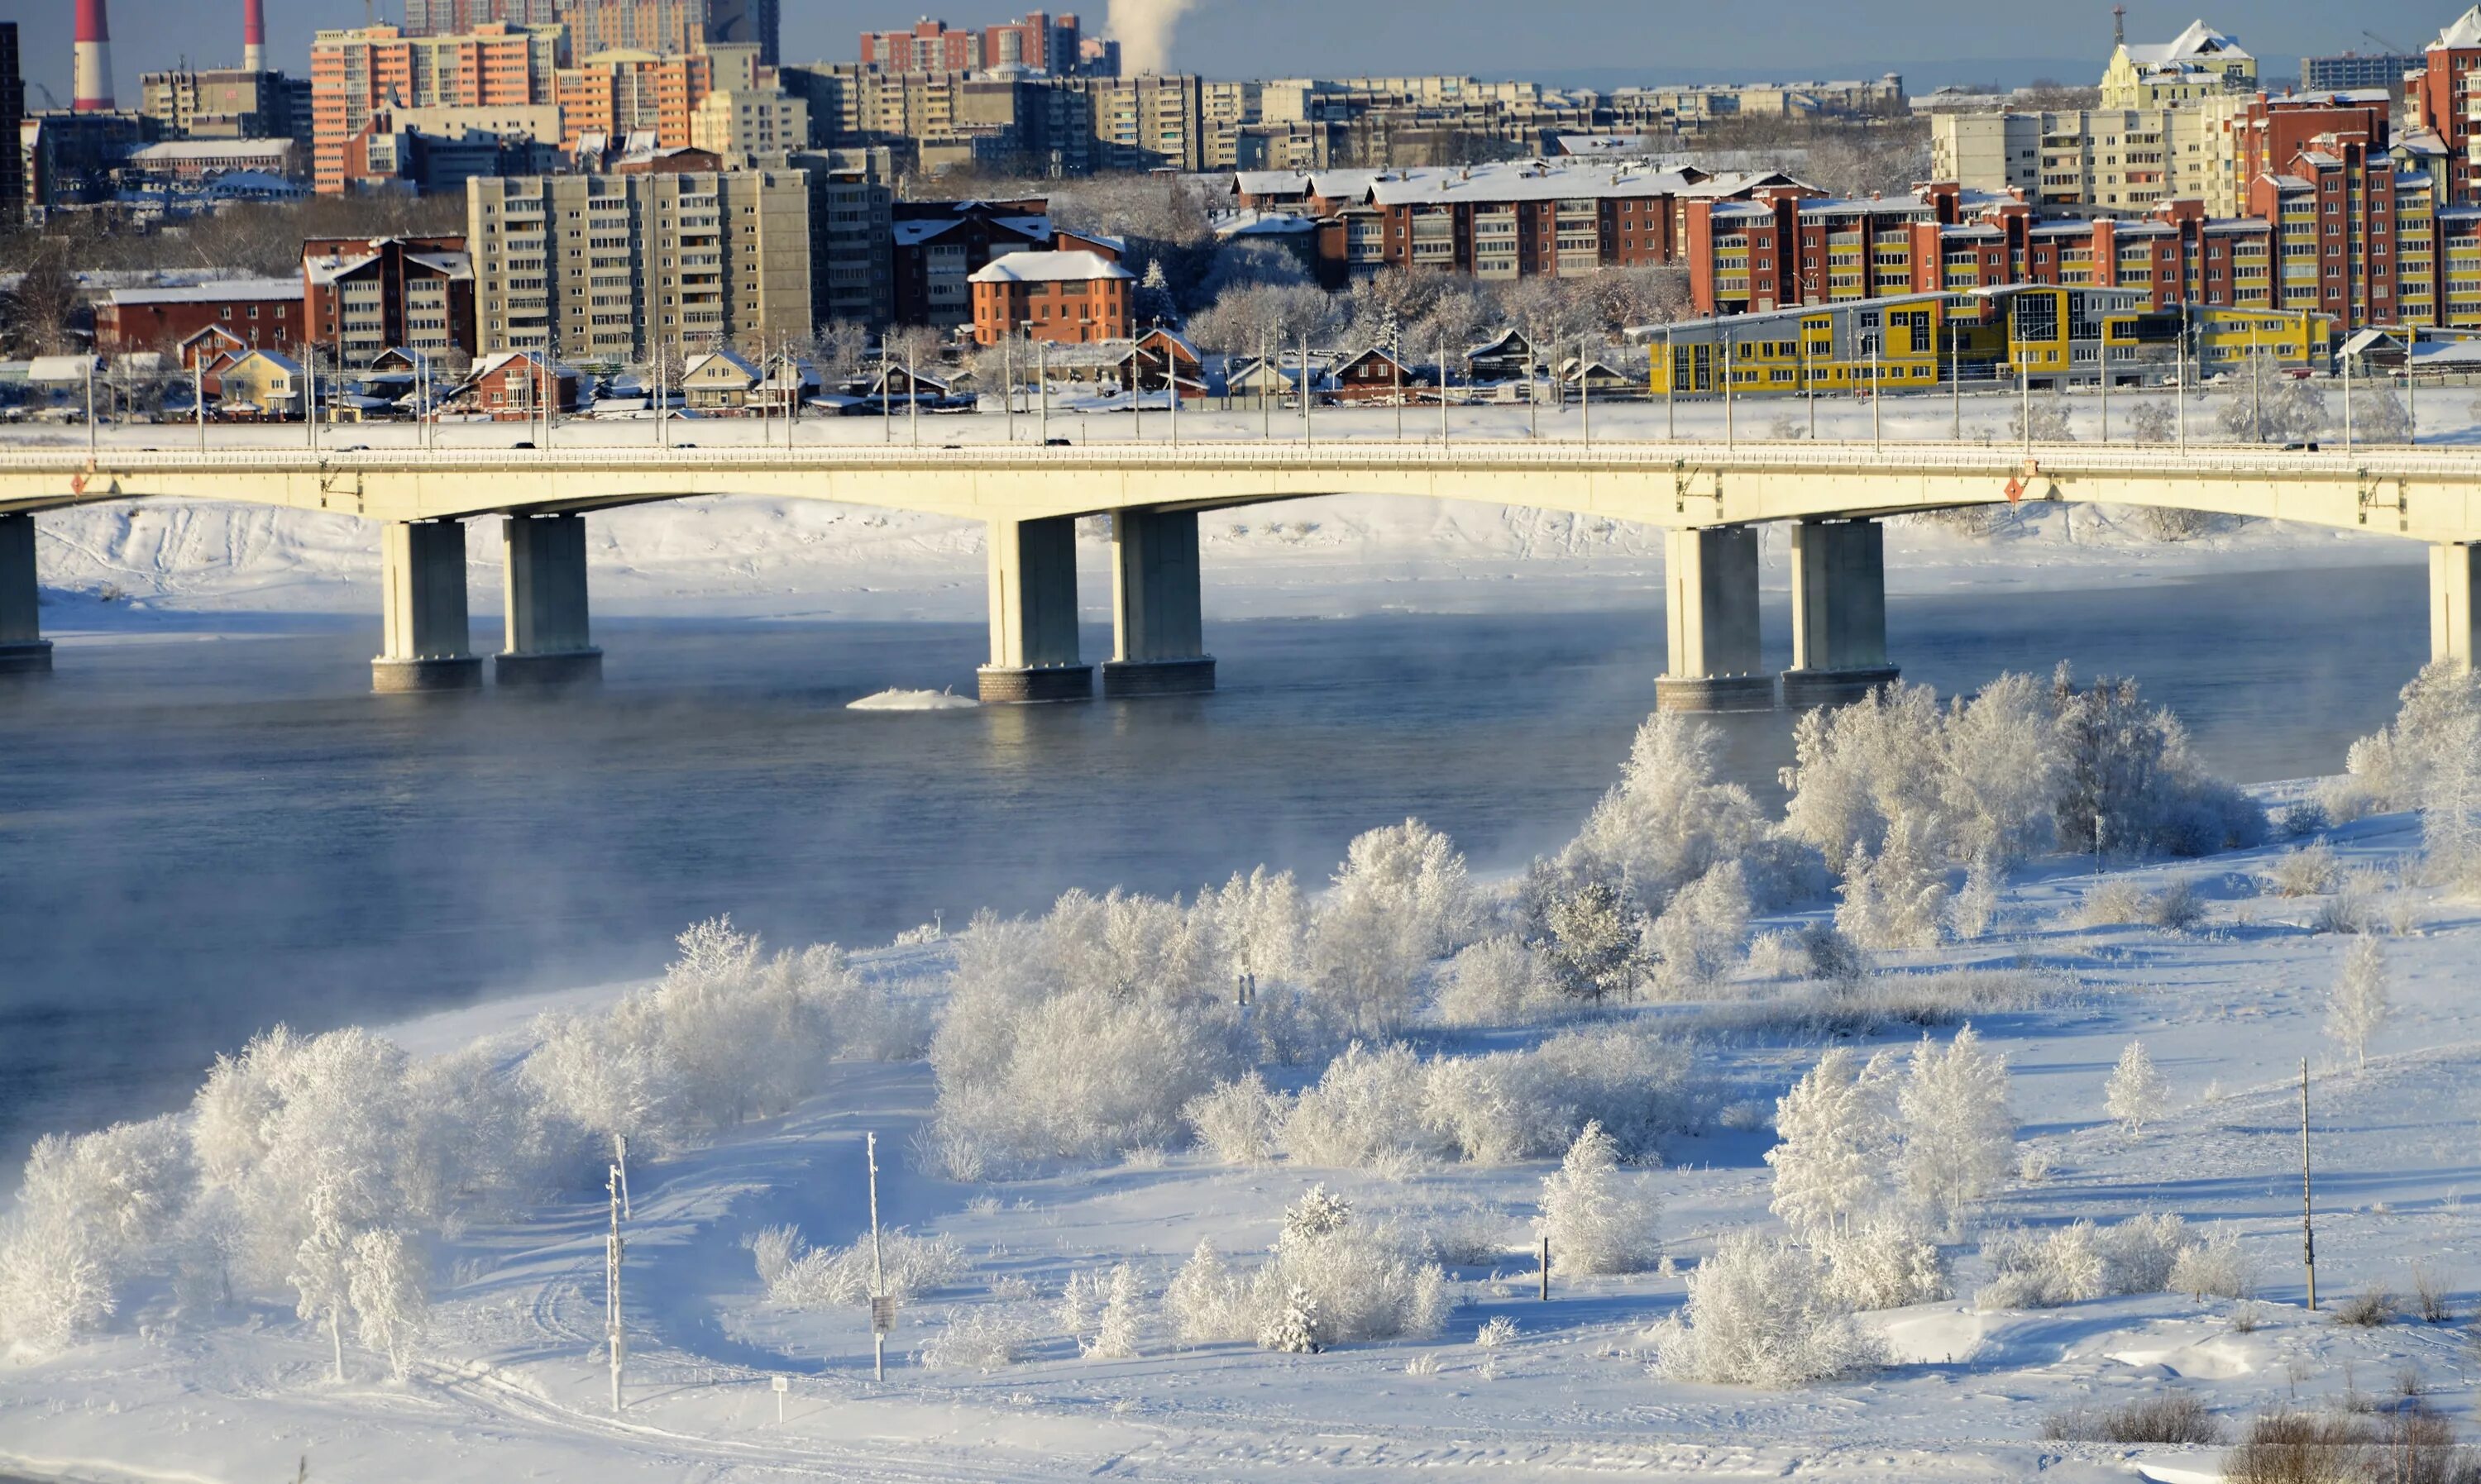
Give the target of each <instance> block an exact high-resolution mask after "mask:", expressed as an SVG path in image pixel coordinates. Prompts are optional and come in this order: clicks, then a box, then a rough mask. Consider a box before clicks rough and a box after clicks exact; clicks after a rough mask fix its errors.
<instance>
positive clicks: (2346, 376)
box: [2343, 347, 2352, 454]
mask: <svg viewBox="0 0 2481 1484" xmlns="http://www.w3.org/2000/svg"><path fill="white" fill-rule="evenodd" d="M2343 452H2344V453H2346V454H2348V453H2350V452H2352V355H2351V351H2350V349H2349V348H2348V347H2347V348H2346V349H2345V351H2344V352H2343Z"/></svg>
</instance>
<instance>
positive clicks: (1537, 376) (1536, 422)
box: [1525, 330, 1670, 438]
mask: <svg viewBox="0 0 2481 1484" xmlns="http://www.w3.org/2000/svg"><path fill="white" fill-rule="evenodd" d="M1664 333H1665V334H1669V333H1670V332H1669V331H1668V330H1666V331H1664ZM1525 435H1526V436H1527V437H1528V438H1539V437H1541V436H1542V368H1541V367H1540V366H1539V365H1537V364H1535V361H1534V356H1533V342H1532V341H1531V340H1530V339H1528V340H1527V341H1526V342H1525Z"/></svg>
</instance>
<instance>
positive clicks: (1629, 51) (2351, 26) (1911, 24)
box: [0, 0, 2460, 107]
mask: <svg viewBox="0 0 2481 1484" xmlns="http://www.w3.org/2000/svg"><path fill="white" fill-rule="evenodd" d="M110 3H111V8H112V26H113V32H114V36H115V40H114V46H113V50H114V59H113V60H114V64H115V71H116V83H117V86H118V92H119V98H120V101H121V102H122V103H123V104H124V105H127V104H134V103H135V102H136V100H137V95H138V74H139V73H140V72H142V71H144V70H149V69H152V68H157V67H163V66H170V65H175V64H177V63H178V62H180V61H181V60H182V59H183V58H184V57H187V58H188V59H189V61H190V62H191V63H192V65H200V66H207V65H237V64H238V63H239V62H240V60H241V0H110ZM266 3H267V11H268V30H269V36H268V43H269V49H270V51H271V53H272V54H273V57H274V60H275V61H276V63H277V65H281V66H285V67H287V68H289V69H292V70H295V71H297V72H306V71H307V70H308V60H307V59H308V54H309V52H308V48H309V37H310V32H311V31H312V30H313V29H315V28H317V27H320V26H344V25H355V24H359V23H360V21H361V20H362V17H363V14H364V0H266ZM374 3H375V4H376V6H377V8H378V13H379V18H381V19H383V20H388V19H394V18H396V17H397V16H399V15H401V14H402V13H403V4H402V0H374ZM1053 3H1054V5H1055V6H1058V5H1061V4H1063V3H1065V4H1075V3H1076V0H1053ZM1106 3H1107V0H1106ZM1122 3H1124V4H1126V3H1130V0H1122ZM1157 3H1162V0H1157ZM2198 3H2199V0H2181V3H2179V4H2176V5H2165V4H2156V3H2152V0H2129V3H2128V35H2129V37H2130V38H2131V39H2136V40H2140V41H2141V40H2146V39H2156V40H2167V39H2170V38H2171V37H2172V36H2174V35H2176V34H2177V33H2178V32H2179V31H2180V30H2181V28H2182V27H2184V26H2185V25H2186V24H2187V23H2188V21H2189V20H2190V19H2192V18H2194V16H2195V15H2196V14H2197V13H2199V12H2198V9H2197V6H2198ZM74 6H75V0H0V19H14V20H16V21H17V22H18V24H19V40H20V45H21V49H22V51H23V53H24V67H25V72H26V76H27V79H28V81H29V83H30V84H34V83H39V84H42V85H44V86H46V87H48V88H50V89H51V91H53V92H54V93H56V94H59V95H61V96H62V97H63V98H64V100H65V98H66V95H67V91H68V86H67V84H68V74H69V42H70V36H71V16H72V14H73V12H74ZM923 8H924V0H783V10H784V54H785V57H786V59H787V60H788V61H811V60H821V59H823V60H826V61H836V62H842V61H849V60H851V59H852V57H853V55H854V49H855V46H854V43H855V38H856V36H857V35H858V33H859V32H860V31H861V30H862V29H863V28H864V27H866V26H876V27H880V28H893V27H901V26H904V25H908V24H910V22H911V21H912V19H913V17H914V16H915V15H917V14H919V13H922V10H923ZM1104 8H1105V4H1104V3H1097V4H1094V5H1091V6H1089V8H1088V9H1087V10H1085V11H1084V15H1085V18H1086V26H1087V29H1088V30H1089V31H1091V30H1092V29H1094V28H1095V26H1096V20H1097V13H1098V12H1099V11H1101V10H1103V9H1104ZM1023 9H1024V4H1023V0H954V3H952V4H945V5H943V6H941V7H939V8H938V9H936V10H934V11H932V13H935V14H938V15H941V16H943V17H944V18H945V19H947V20H948V21H949V22H950V23H952V24H955V25H983V24H988V23H989V22H992V21H996V20H1005V19H1007V18H1009V17H1010V16H1012V15H1014V14H1016V13H1021V12H1022V11H1023ZM2458 13H2460V12H2459V8H2458V7H2457V6H2455V5H2453V4H2451V3H2449V4H2440V3H2435V0H2431V3H2410V0H2364V3H2363V4H2360V5H2356V6H2349V7H2344V6H2336V5H2333V4H2331V3H2311V0H2247V3H2246V4H2235V3H2231V0H2225V3H2224V4H2223V5H2222V6H2221V7H2220V14H2219V15H2215V14H2212V13H2208V18H2209V19H2214V20H2216V22H2217V24H2219V25H2221V26H2222V27H2223V28H2224V29H2225V30H2228V31H2231V32H2233V34H2234V35H2236V36H2237V37H2238V38H2239V39H2240V41H2241V43H2242V44H2243V45H2245V46H2246V47H2248V49H2249V50H2251V51H2253V52H2255V53H2256V54H2257V55H2258V56H2259V58H2261V59H2264V60H2265V61H2266V63H2267V66H2266V68H2265V70H2266V72H2267V73H2268V74H2269V75H2270V76H2271V75H2274V74H2275V73H2277V72H2278V71H2280V72H2281V73H2283V74H2285V75H2289V76H2294V77H2296V76H2297V75H2298V69H2297V62H2296V59H2297V58H2299V57H2300V56H2302V55H2303V54H2305V53H2322V52H2332V51H2344V50H2363V51H2371V50H2376V49H2377V47H2376V44H2375V43H2374V42H2372V41H2370V40H2369V39H2367V38H2366V37H2364V36H2363V35H2362V28H2363V27H2364V26H2365V27H2367V28H2368V29H2369V30H2371V31H2374V32H2376V33H2377V34H2378V35H2380V36H2382V37H2385V38H2387V39H2389V40H2390V42H2393V43H2395V44H2398V45H2402V46H2407V47H2415V48H2417V47H2418V46H2420V45H2422V44H2423V43H2424V42H2426V41H2428V40H2429V39H2432V38H2433V37H2435V36H2436V35H2437V34H2438V32H2439V30H2440V28H2441V27H2442V26H2443V25H2445V24H2446V23H2447V22H2449V21H2451V20H2452V19H2454V17H2455V16H2456V14H2458ZM1515 17H1523V20H1522V21H1521V22H1520V21H1519V20H1517V19H1516V18H1515ZM2110 24H2111V21H2110V7H2109V5H2108V4H2106V3H2104V0H2068V3H2064V4H2059V3H2053V4H2040V5H2033V4H2024V3H2023V0H2014V3H2001V4H1996V5H1994V4H1991V3H1990V0H1772V3H1771V4H1768V5H1764V6H1763V7H1761V6H1760V5H1758V4H1754V3H1743V4H1738V5H1734V4H1720V5H1718V4H1714V3H1712V0H1698V3H1687V0H1529V3H1528V4H1526V5H1524V6H1521V7H1510V6H1508V5H1507V4H1506V3H1505V0H1354V3H1352V4H1350V5H1337V4H1335V3H1333V0H1191V4H1190V6H1189V9H1188V15H1187V16H1186V18H1185V19H1184V20H1183V21H1182V23H1181V26H1180V29H1179V31H1178V33H1177V35H1176V38H1175V41H1174V44H1173V48H1172V56H1173V60H1174V62H1175V64H1176V65H1179V66H1180V67H1182V68H1183V69H1186V70H1194V71H1201V72H1205V73H1207V74H1208V75H1210V76H1223V77H1232V76H1257V77H1282V76H1294V77H1298V76H1339V75H1352V74H1362V73H1399V74H1400V73H1424V72H1448V73H1469V74H1472V75H1476V76H1482V77H1528V78H1539V79H1543V80H1546V81H1567V82H1577V83H1589V84H1608V83H1617V82H1624V81H1636V82H1646V83H1659V82H1667V81H1688V82H1696V81H1711V80H1715V79H1718V78H1722V77H1727V76H1743V77H1748V78H1761V77H1767V78H1808V77H1825V76H1832V77H1850V76H1856V75H1865V74H1866V75H1875V74H1876V73H1878V72H1883V71H1886V70H1889V69H1891V68H1892V69H1897V70H1901V71H1903V72H1904V73H1905V76H1906V79H1907V81H1908V82H1910V83H1914V84H1919V85H1923V86H1925V87H1935V86H1938V85H1940V84H1943V83H1948V82H1957V81H1975V80H1980V79H1981V78H1982V77H1984V76H1987V75H1996V76H1998V79H1999V80H2001V81H2005V82H2010V83H2021V82H2028V81H2031V80H2032V78H2033V77H2035V76H2037V75H2042V74H2044V73H2049V74H2050V75H2060V76H2064V77H2065V78H2066V80H2070V81H2088V80H2090V79H2091V78H2093V77H2099V76H2100V74H2101V69H2102V62H2103V60H2104V59H2106V58H2107V56H2108V55H2109V51H2110ZM27 97H28V102H29V105H30V106H34V107H40V106H42V97H41V94H40V93H39V92H37V91H35V90H34V89H33V88H32V87H31V86H30V87H29V88H28V90H27Z"/></svg>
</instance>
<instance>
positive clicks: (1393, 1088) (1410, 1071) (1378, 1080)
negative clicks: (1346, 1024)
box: [1280, 1041, 1455, 1168]
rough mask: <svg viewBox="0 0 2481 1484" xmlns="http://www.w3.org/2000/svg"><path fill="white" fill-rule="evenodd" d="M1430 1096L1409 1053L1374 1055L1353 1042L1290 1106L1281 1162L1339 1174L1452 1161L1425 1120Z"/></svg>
mask: <svg viewBox="0 0 2481 1484" xmlns="http://www.w3.org/2000/svg"><path fill="white" fill-rule="evenodd" d="M1427 1090H1428V1074H1427V1072H1426V1071H1425V1069H1424V1068H1423V1065H1422V1060H1421V1058H1420V1057H1419V1056H1418V1055H1416V1054H1414V1052H1413V1049H1412V1048H1411V1047H1409V1046H1406V1045H1403V1044H1402V1043H1400V1042H1398V1043H1397V1044H1396V1045H1393V1046H1388V1047H1384V1048H1381V1049H1380V1050H1377V1051H1371V1049H1369V1048H1368V1047H1366V1046H1363V1045H1362V1044H1361V1043H1360V1042H1358V1041H1356V1042H1354V1043H1353V1044H1352V1045H1350V1046H1348V1047H1346V1048H1345V1053H1344V1054H1343V1055H1341V1056H1339V1057H1337V1058H1336V1059H1335V1061H1334V1062H1333V1064H1331V1065H1330V1066H1328V1068H1327V1069H1326V1075H1325V1076H1323V1077H1321V1078H1319V1080H1318V1084H1317V1085H1316V1086H1313V1087H1307V1088H1304V1089H1302V1091H1301V1094H1300V1096H1299V1097H1297V1098H1295V1099H1294V1100H1293V1106H1292V1111H1291V1113H1290V1114H1289V1115H1287V1116H1286V1118H1285V1119H1284V1127H1283V1133H1282V1135H1281V1140H1280V1141H1281V1143H1282V1146H1283V1151H1284V1154H1285V1156H1286V1157H1287V1158H1289V1159H1295V1160H1298V1161H1299V1162H1301V1163H1303V1164H1318V1165H1327V1166H1331V1167H1335V1168H1357V1167H1364V1166H1370V1165H1376V1164H1381V1163H1385V1164H1390V1165H1393V1166H1399V1167H1400V1166H1402V1165H1404V1164H1406V1163H1409V1162H1417V1161H1420V1160H1423V1159H1446V1158H1449V1157H1450V1156H1451V1155H1453V1153H1454V1152H1455V1151H1454V1146H1453V1145H1452V1143H1451V1142H1450V1141H1449V1139H1448V1138H1447V1137H1445V1136H1443V1135H1442V1133H1440V1132H1439V1131H1437V1130H1436V1129H1435V1128H1434V1127H1433V1126H1431V1125H1430V1124H1428V1123H1427V1122H1425V1121H1424V1119H1423V1103H1424V1101H1425V1099H1426V1093H1427Z"/></svg>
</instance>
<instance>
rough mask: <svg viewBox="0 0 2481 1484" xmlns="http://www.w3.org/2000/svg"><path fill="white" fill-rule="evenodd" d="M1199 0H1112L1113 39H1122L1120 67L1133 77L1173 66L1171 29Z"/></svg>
mask: <svg viewBox="0 0 2481 1484" xmlns="http://www.w3.org/2000/svg"><path fill="white" fill-rule="evenodd" d="M1196 4H1197V0H1111V22H1110V26H1111V39H1113V40H1115V41H1117V42H1119V43H1120V71H1121V72H1122V73H1123V74H1125V75H1127V76H1131V77H1135V76H1137V75H1138V74H1140V73H1145V72H1168V71H1170V70H1171V39H1172V33H1174V32H1176V31H1178V30H1179V29H1180V18H1181V17H1182V16H1183V15H1185V14H1187V13H1188V12H1189V10H1190V9H1191V8H1192V7H1193V6H1195V5H1196Z"/></svg>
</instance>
